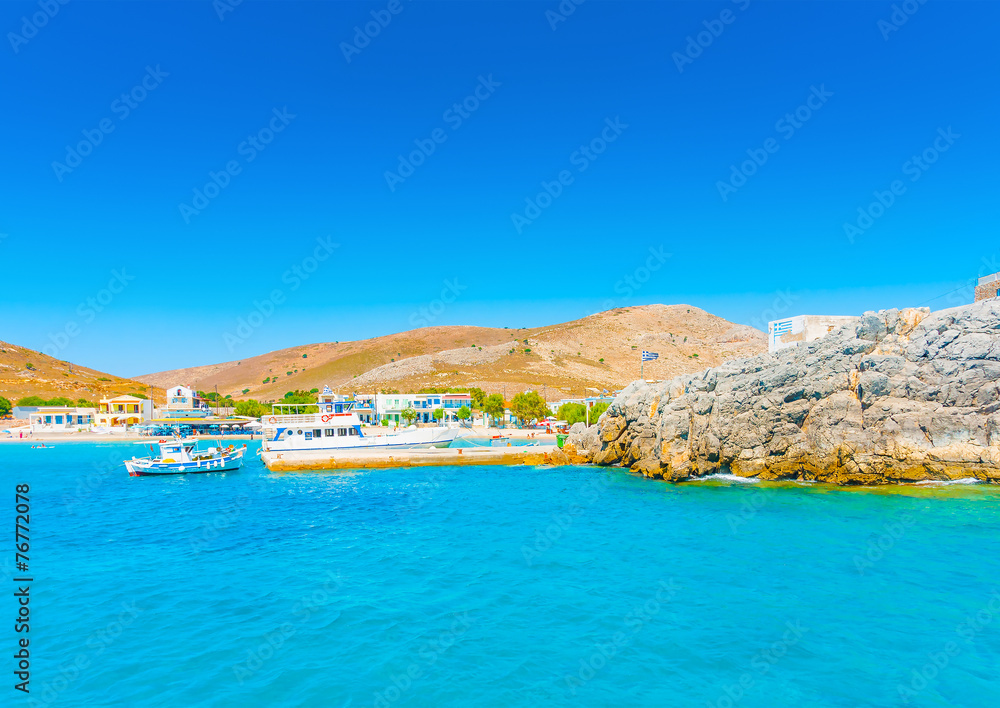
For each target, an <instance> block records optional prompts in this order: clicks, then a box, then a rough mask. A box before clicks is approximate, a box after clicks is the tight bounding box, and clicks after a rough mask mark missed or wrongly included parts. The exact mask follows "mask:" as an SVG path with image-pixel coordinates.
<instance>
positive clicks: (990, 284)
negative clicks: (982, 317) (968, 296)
mask: <svg viewBox="0 0 1000 708" xmlns="http://www.w3.org/2000/svg"><path fill="white" fill-rule="evenodd" d="M993 297H1000V273H994V274H993V275H987V276H984V277H982V278H980V279H979V283H978V284H977V285H976V302H979V301H980V300H989V299H990V298H993Z"/></svg>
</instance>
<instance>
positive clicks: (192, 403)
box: [160, 386, 212, 418]
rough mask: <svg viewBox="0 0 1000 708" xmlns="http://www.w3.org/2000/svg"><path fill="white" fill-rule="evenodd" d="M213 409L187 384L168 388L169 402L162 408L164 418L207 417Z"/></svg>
mask: <svg viewBox="0 0 1000 708" xmlns="http://www.w3.org/2000/svg"><path fill="white" fill-rule="evenodd" d="M211 413H212V411H211V409H209V407H208V404H207V403H206V402H205V401H204V399H202V397H201V396H199V395H198V392H197V391H194V390H192V389H190V388H188V387H187V386H171V387H170V388H168V389H167V404H166V405H165V406H164V407H163V408H161V409H160V415H161V416H162V417H163V418H205V417H207V416H209V415H211Z"/></svg>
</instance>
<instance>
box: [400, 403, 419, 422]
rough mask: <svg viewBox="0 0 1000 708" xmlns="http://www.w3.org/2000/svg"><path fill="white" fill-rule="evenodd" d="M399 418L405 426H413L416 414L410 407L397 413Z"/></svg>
mask: <svg viewBox="0 0 1000 708" xmlns="http://www.w3.org/2000/svg"><path fill="white" fill-rule="evenodd" d="M399 417H400V418H402V419H403V420H404V421H405V422H406V424H407V425H413V421H414V420H416V419H417V412H416V411H415V410H413V408H412V407H410V406H407V407H406V408H404V409H403V410H401V411H400V412H399Z"/></svg>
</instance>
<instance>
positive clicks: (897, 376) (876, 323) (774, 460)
mask: <svg viewBox="0 0 1000 708" xmlns="http://www.w3.org/2000/svg"><path fill="white" fill-rule="evenodd" d="M998 383H1000V300H986V301H983V302H979V303H976V304H975V305H966V306H963V307H958V308H953V309H950V310H942V311H940V312H935V313H933V314H931V313H930V312H929V311H928V310H927V309H908V310H902V311H900V310H886V311H882V312H878V313H875V312H868V313H865V314H864V315H863V316H862V317H861V319H860V321H859V322H858V323H857V325H855V326H850V327H844V328H841V329H839V330H835V331H834V332H831V333H830V334H828V335H827V336H826V337H824V338H823V339H820V340H817V341H814V342H809V343H808V344H802V345H800V346H799V347H797V348H792V349H785V350H782V351H780V352H777V353H776V354H762V355H759V356H755V357H752V358H747V359H734V360H731V361H728V362H726V363H724V364H722V365H721V366H717V367H715V368H712V369H707V370H705V371H702V372H699V373H697V374H686V375H682V376H678V377H676V378H674V379H673V380H671V381H667V382H663V383H658V384H647V383H645V382H635V383H632V384H630V385H629V386H628V387H627V388H626V389H625V390H624V391H622V393H621V394H619V395H618V396H617V397H616V398H615V400H614V402H613V403H612V404H611V406H610V407H609V408H608V410H607V412H606V413H605V414H604V415H603V416H601V419H600V421H599V424H598V426H593V427H591V428H589V429H586V428H582V427H578V426H574V428H573V429H572V430H571V434H570V438H569V440H568V441H567V451H568V452H569V453H570V454H572V455H575V456H578V457H582V458H584V459H587V460H590V461H592V462H594V463H596V464H599V465H621V466H626V467H630V468H632V469H633V470H635V471H638V472H642V473H643V474H645V475H647V476H650V477H657V478H663V479H666V480H670V481H681V480H685V479H690V478H692V477H699V476H703V475H707V474H712V473H716V472H727V473H732V474H736V475H739V476H742V477H756V478H760V479H764V480H778V479H797V480H817V481H823V482H831V483H834V484H888V483H901V482H914V481H919V480H949V479H959V478H968V477H975V478H977V479H979V480H982V481H989V482H1000V388H998Z"/></svg>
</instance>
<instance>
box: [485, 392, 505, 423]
mask: <svg viewBox="0 0 1000 708" xmlns="http://www.w3.org/2000/svg"><path fill="white" fill-rule="evenodd" d="M504 408H506V405H505V404H504V400H503V396H501V395H500V394H499V393H491V394H490V395H489V396H487V397H486V400H485V401H483V412H484V413H486V415H488V416H489V417H490V418H492V419H493V424H494V425H496V422H497V419H498V418H499V419H500V420H503V412H504Z"/></svg>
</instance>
